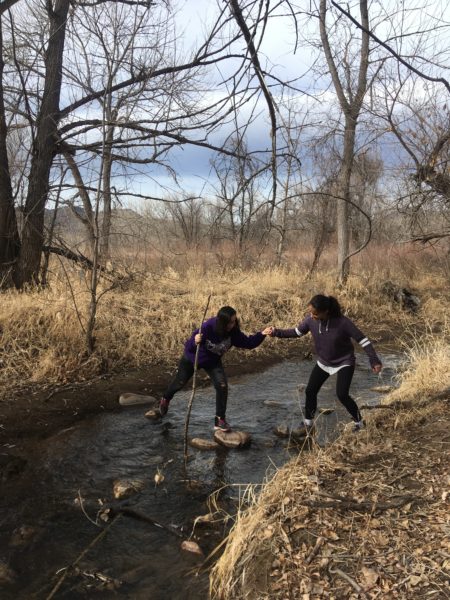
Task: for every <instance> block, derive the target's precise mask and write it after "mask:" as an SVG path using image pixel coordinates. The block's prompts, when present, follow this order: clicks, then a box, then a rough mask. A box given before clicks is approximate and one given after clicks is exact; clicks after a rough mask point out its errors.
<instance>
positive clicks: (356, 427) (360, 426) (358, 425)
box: [352, 421, 366, 433]
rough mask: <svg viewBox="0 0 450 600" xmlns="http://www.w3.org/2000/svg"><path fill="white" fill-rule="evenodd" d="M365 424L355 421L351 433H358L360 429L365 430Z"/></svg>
mask: <svg viewBox="0 0 450 600" xmlns="http://www.w3.org/2000/svg"><path fill="white" fill-rule="evenodd" d="M365 427H366V424H365V422H364V421H355V422H354V423H353V430H352V431H353V433H358V431H361V430H362V429H365Z"/></svg>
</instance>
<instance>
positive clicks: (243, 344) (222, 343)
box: [184, 317, 266, 368]
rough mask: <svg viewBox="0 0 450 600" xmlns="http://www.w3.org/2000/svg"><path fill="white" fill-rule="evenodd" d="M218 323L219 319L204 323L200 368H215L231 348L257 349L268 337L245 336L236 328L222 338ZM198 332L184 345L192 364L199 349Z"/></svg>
mask: <svg viewBox="0 0 450 600" xmlns="http://www.w3.org/2000/svg"><path fill="white" fill-rule="evenodd" d="M216 323H217V317H212V318H211V319H208V320H207V321H204V323H203V325H202V334H203V338H202V341H201V344H200V349H199V351H198V366H199V367H203V368H204V367H206V368H208V367H214V366H215V365H217V364H218V363H219V362H220V359H221V358H222V356H223V355H224V354H225V352H227V351H228V350H229V349H230V348H231V346H236V347H237V348H247V349H248V350H252V349H253V348H257V347H258V346H259V345H260V344H261V343H262V342H263V341H264V338H265V337H266V336H265V335H263V334H262V333H261V332H258V333H255V334H254V335H245V333H242V331H240V329H236V328H235V329H232V330H231V331H230V334H229V336H228V337H222V336H220V335H219V334H218V333H217V331H216ZM198 332H199V329H196V330H195V331H194V333H193V334H192V335H191V337H190V338H189V339H188V340H187V341H186V343H185V345H184V353H185V355H186V357H187V358H188V359H189V360H191V361H192V363H194V361H195V352H196V349H197V345H196V343H195V341H194V338H195V336H196V335H197V333H198Z"/></svg>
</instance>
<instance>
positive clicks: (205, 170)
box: [134, 0, 450, 196]
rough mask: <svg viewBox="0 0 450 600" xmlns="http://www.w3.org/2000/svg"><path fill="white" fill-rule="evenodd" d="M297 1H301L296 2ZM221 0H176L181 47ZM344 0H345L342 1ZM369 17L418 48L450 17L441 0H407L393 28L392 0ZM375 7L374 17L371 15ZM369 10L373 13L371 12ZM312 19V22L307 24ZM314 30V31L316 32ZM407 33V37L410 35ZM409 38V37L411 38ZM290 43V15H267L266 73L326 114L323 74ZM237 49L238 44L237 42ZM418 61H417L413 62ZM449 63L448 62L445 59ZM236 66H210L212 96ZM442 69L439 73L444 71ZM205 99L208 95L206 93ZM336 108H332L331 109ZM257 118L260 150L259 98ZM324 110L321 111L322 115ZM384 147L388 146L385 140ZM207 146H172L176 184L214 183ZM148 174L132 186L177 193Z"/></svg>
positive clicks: (199, 32) (253, 136)
mask: <svg viewBox="0 0 450 600" xmlns="http://www.w3.org/2000/svg"><path fill="white" fill-rule="evenodd" d="M303 4H304V5H305V8H306V9H309V7H310V6H311V4H314V3H313V2H311V3H310V2H309V0H308V1H307V2H303ZM300 5H301V3H300ZM223 6H224V3H223V2H217V3H216V2H215V0H195V1H194V2H193V1H192V0H178V10H179V12H178V15H177V23H178V26H179V27H180V40H182V44H183V46H184V48H185V49H186V50H187V49H189V48H195V47H198V44H199V41H200V40H202V39H203V38H204V36H205V32H207V31H208V30H209V25H210V24H211V23H212V22H214V20H215V18H216V17H217V14H218V10H219V8H218V7H223ZM347 6H348V5H347V4H345V7H347ZM371 6H373V7H374V10H373V15H374V20H373V21H372V23H373V24H374V25H375V26H376V27H377V28H376V32H377V34H378V35H379V36H380V37H381V38H382V39H386V40H389V39H390V38H392V39H394V38H395V36H396V35H398V34H399V33H400V32H401V28H403V30H408V29H409V30H411V29H414V30H415V31H417V32H418V33H417V34H416V35H415V36H414V39H415V40H419V39H420V40H421V44H422V46H421V47H422V48H423V50H424V52H425V51H431V49H432V45H433V44H437V43H441V42H442V39H444V40H447V39H448V38H447V36H446V35H445V34H446V33H447V32H448V26H449V23H450V14H449V9H448V8H447V3H446V2H441V1H435V0H434V1H432V2H429V3H428V4H427V5H426V6H425V7H422V2H419V1H418V0H412V2H409V3H408V13H404V12H401V11H400V12H397V13H395V14H396V24H395V28H394V27H393V26H392V24H391V23H392V22H390V24H386V23H385V22H383V19H385V17H386V15H387V13H388V10H391V9H393V7H394V3H393V2H390V1H388V2H386V1H383V2H382V3H377V2H374V3H372V5H371ZM351 11H352V14H354V15H355V16H356V15H358V10H357V6H355V7H354V8H351ZM375 13H376V14H377V17H376V19H375ZM371 16H372V14H371ZM312 26H313V25H311V27H312ZM301 34H302V36H303V37H311V36H312V35H313V33H312V29H311V30H310V31H305V30H302V31H301ZM315 34H316V35H317V32H316V33H315ZM412 37H413V36H411V40H412ZM411 40H409V41H411ZM392 43H394V42H392ZM444 44H445V47H448V43H447V41H445V42H444ZM294 45H295V30H294V23H293V19H292V17H291V16H290V15H286V16H282V15H281V14H280V15H279V16H278V17H277V18H275V19H272V20H270V22H269V24H268V26H267V30H266V34H265V36H264V40H263V43H262V45H261V47H260V50H259V53H260V59H261V62H262V64H263V66H265V67H266V68H267V69H268V70H270V72H271V73H273V74H275V75H276V76H277V77H278V78H280V79H282V80H284V81H286V80H292V79H295V78H298V77H300V80H299V82H298V84H297V85H298V87H299V88H300V89H301V90H303V92H297V93H293V94H292V96H293V97H294V99H295V102H296V104H297V107H298V108H300V109H301V111H303V114H306V111H313V113H314V114H315V115H316V116H317V118H318V119H320V118H322V119H324V118H325V119H330V120H331V115H332V113H333V109H332V107H333V105H334V104H335V95H334V92H333V89H332V87H331V86H329V81H328V79H327V78H321V79H318V78H317V77H316V76H314V75H313V73H312V72H311V71H310V66H311V64H312V61H313V58H312V51H311V50H308V49H307V48H306V46H305V45H302V46H300V47H299V49H298V50H297V52H296V53H294ZM237 49H239V50H242V45H240V47H238V48H237ZM418 66H420V65H418ZM449 66H450V63H449ZM234 67H235V64H233V63H232V62H231V61H230V62H229V63H221V66H220V70H219V69H213V70H212V71H211V72H210V74H209V77H210V78H215V80H216V82H217V89H216V90H211V98H216V97H217V94H219V93H223V90H222V91H221V92H219V90H220V88H221V85H220V84H221V80H223V79H225V78H226V77H228V76H229V75H230V74H231V73H232V72H233V69H234ZM446 75H447V73H443V74H441V76H446ZM272 91H273V94H274V97H275V100H276V101H277V100H278V97H277V90H276V89H273V90H272ZM205 101H206V102H207V101H208V98H207V97H206V98H205ZM253 110H254V106H252V105H251V104H249V105H247V106H246V107H245V108H244V109H243V110H241V111H240V113H239V119H240V121H241V123H245V122H248V120H249V118H250V113H251V111H253ZM334 112H335V114H336V111H334ZM256 114H258V117H257V118H256V120H255V122H254V124H253V125H252V126H251V127H250V128H249V130H248V145H249V148H250V149H252V150H258V151H265V150H269V149H270V145H271V138H270V125H269V120H268V110H267V105H266V103H265V102H264V100H263V99H262V98H261V99H260V100H259V102H258V105H257V107H256ZM324 115H325V116H324ZM230 131H231V129H230V127H228V128H223V129H222V130H221V131H220V132H217V133H216V134H215V135H214V136H213V137H212V138H211V141H212V142H213V143H215V144H217V145H219V146H220V145H221V144H222V143H223V139H224V138H225V137H226V135H227V134H228V133H230ZM386 151H388V152H390V150H389V149H388V146H386ZM212 157H213V154H212V153H211V151H209V150H207V149H204V148H199V147H195V146H186V147H184V148H182V149H177V150H176V151H174V152H173V154H172V157H171V166H172V167H173V168H174V169H175V171H176V172H177V174H178V177H179V184H180V188H181V189H182V190H183V191H184V192H186V193H192V194H199V193H207V192H208V191H209V190H210V189H211V184H214V177H213V174H212V172H211V164H210V161H211V158H212ZM152 175H153V178H152V177H148V176H147V175H145V176H142V177H139V176H136V177H134V186H135V191H137V192H138V193H142V194H146V193H147V194H151V195H155V196H157V195H161V185H162V187H163V190H165V192H163V193H164V194H165V195H166V194H168V193H171V192H172V193H174V194H177V193H179V191H180V188H177V186H176V185H175V184H174V182H173V180H172V179H171V178H170V177H169V176H168V175H167V174H166V173H165V172H163V171H161V170H160V169H157V170H155V171H153V173H152Z"/></svg>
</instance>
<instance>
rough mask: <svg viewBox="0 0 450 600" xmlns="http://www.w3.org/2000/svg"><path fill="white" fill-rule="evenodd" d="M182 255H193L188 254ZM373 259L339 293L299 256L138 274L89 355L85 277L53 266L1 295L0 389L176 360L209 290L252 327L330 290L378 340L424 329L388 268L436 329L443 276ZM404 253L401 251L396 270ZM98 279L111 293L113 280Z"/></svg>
mask: <svg viewBox="0 0 450 600" xmlns="http://www.w3.org/2000/svg"><path fill="white" fill-rule="evenodd" d="M188 258H189V262H193V261H194V257H193V256H189V257H188ZM294 258H295V259H297V258H298V257H294ZM372 258H373V257H372ZM372 258H370V257H369V263H370V265H369V266H370V268H368V267H367V265H366V266H365V267H363V266H362V265H361V267H360V269H359V270H356V268H355V273H354V274H353V275H352V277H351V278H350V280H349V282H348V285H347V287H346V288H345V290H341V291H339V290H337V289H336V286H335V283H334V272H333V271H332V270H328V271H325V270H321V271H319V272H318V273H317V275H316V276H315V277H314V279H313V280H311V281H305V272H306V268H305V266H306V264H307V263H306V262H305V260H303V262H302V261H300V259H299V262H298V263H297V262H296V260H295V261H294V262H293V263H292V264H291V265H290V266H284V267H279V268H274V267H267V266H265V265H264V264H263V262H261V264H260V265H259V266H257V267H253V268H251V269H247V270H244V269H242V268H232V267H223V268H221V269H220V270H219V269H218V268H217V266H213V267H212V268H209V269H208V268H207V267H206V265H205V264H204V263H201V264H200V263H199V264H198V265H194V266H185V267H183V266H182V265H180V266H179V267H178V268H177V269H175V268H174V267H165V268H162V269H159V270H156V269H155V270H154V271H153V272H143V273H142V274H141V275H140V276H139V277H138V276H135V277H134V278H133V279H132V280H130V281H128V283H127V284H126V285H122V286H119V287H117V288H115V289H113V290H110V291H106V293H105V295H104V296H103V297H102V299H101V301H100V304H99V309H98V316H97V324H96V332H95V336H96V351H95V353H94V354H93V355H91V356H90V357H87V355H86V352H85V339H84V333H83V325H84V324H85V323H86V317H87V307H88V304H89V292H88V285H87V278H86V279H85V276H84V275H81V277H80V273H79V272H76V271H74V272H72V274H70V275H69V277H68V278H66V277H65V276H64V275H63V274H62V273H61V274H60V275H57V274H56V272H55V273H54V276H53V279H52V281H51V286H50V287H49V288H48V289H46V290H44V291H41V292H24V293H17V292H13V291H12V292H7V293H4V294H2V296H1V300H2V302H1V310H0V331H1V338H0V340H1V347H0V388H1V390H2V393H3V394H5V393H10V392H11V391H12V390H14V389H16V388H18V387H20V386H27V385H30V384H33V385H41V384H60V383H63V382H67V381H73V380H80V379H84V378H88V377H91V376H94V375H96V374H98V373H99V372H102V371H105V370H119V369H125V368H134V367H139V366H142V365H145V364H155V363H156V364H164V365H172V364H173V363H174V361H175V360H176V358H177V357H178V355H179V354H180V352H181V350H182V344H183V342H184V340H185V339H186V337H187V336H188V335H189V333H190V332H191V331H192V329H194V328H195V327H196V326H198V324H199V320H200V318H201V315H202V313H203V309H204V305H205V303H206V299H207V296H208V294H209V293H212V294H213V296H212V300H211V305H210V314H214V313H215V312H216V311H217V309H218V308H219V307H220V306H222V305H225V304H229V305H231V306H234V307H236V309H237V310H238V313H239V316H240V318H241V322H242V328H243V330H244V331H246V332H248V333H250V332H254V331H257V330H259V329H261V328H262V327H264V326H265V325H268V324H272V323H273V324H275V325H277V326H292V325H294V324H296V323H297V322H298V320H299V319H300V318H301V317H302V316H303V314H304V311H305V308H306V303H307V301H308V300H309V298H310V297H311V296H312V295H313V294H315V293H318V292H323V293H328V294H334V295H337V296H338V297H339V299H340V300H341V301H342V304H343V305H344V307H345V308H346V311H347V314H348V315H349V316H350V317H351V318H354V319H356V320H357V321H359V322H361V323H362V324H363V326H364V330H365V331H367V332H370V334H371V335H372V336H373V337H375V339H376V338H380V337H386V336H387V335H391V334H390V330H391V328H394V329H395V330H399V329H400V328H401V329H409V330H410V329H411V328H414V327H417V326H421V320H422V313H423V311H422V313H421V314H419V315H418V316H412V315H410V314H408V313H405V312H403V311H401V310H399V308H398V307H397V306H393V304H392V302H391V301H390V300H389V299H388V298H386V297H385V296H383V295H382V294H381V293H380V287H381V284H382V283H383V281H385V280H386V276H387V275H389V276H390V277H391V278H392V279H393V280H394V281H396V282H397V283H399V284H400V285H406V286H409V287H414V289H415V291H416V292H417V293H418V294H419V295H420V296H421V298H422V300H423V301H424V302H425V306H426V310H427V312H431V313H432V314H433V317H434V319H435V321H436V326H438V323H439V321H442V319H443V317H444V315H445V314H446V310H447V303H448V297H447V296H446V294H447V293H448V289H447V288H446V281H445V273H444V272H443V271H442V272H441V271H440V270H439V268H438V267H436V266H435V265H434V267H436V268H435V270H434V272H433V273H431V271H430V270H428V271H422V272H423V273H424V274H423V275H422V276H421V277H419V276H416V277H415V278H414V282H413V283H414V285H413V286H412V282H411V281H408V280H406V279H405V277H404V270H399V271H398V272H397V275H396V276H395V274H394V266H393V264H392V260H391V262H390V263H389V266H388V273H387V272H386V268H385V267H384V266H383V267H382V268H380V267H372V266H371V265H372V263H371V260H372ZM186 260H187V259H186ZM404 260H405V259H404V257H403V256H402V260H401V261H400V262H399V264H400V266H401V268H402V269H403V262H404ZM402 261H403V262H402ZM325 262H326V261H325ZM434 267H433V268H434ZM430 268H431V267H430ZM69 284H70V285H69ZM102 285H103V286H105V287H103V290H107V286H108V285H109V283H108V282H107V281H105V282H103V284H102ZM288 347H289V345H283V346H282V347H281V346H280V345H278V346H277V352H280V351H281V352H287V348H288ZM273 348H274V346H272V342H271V341H268V342H266V343H265V344H263V345H262V346H260V347H259V348H258V349H257V352H259V353H266V354H270V353H271V352H273Z"/></svg>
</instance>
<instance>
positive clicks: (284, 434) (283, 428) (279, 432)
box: [273, 425, 289, 438]
mask: <svg viewBox="0 0 450 600" xmlns="http://www.w3.org/2000/svg"><path fill="white" fill-rule="evenodd" d="M273 432H274V434H275V435H276V436H277V437H280V438H288V437H289V427H288V426H287V425H277V426H276V427H275V428H274V430H273Z"/></svg>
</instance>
